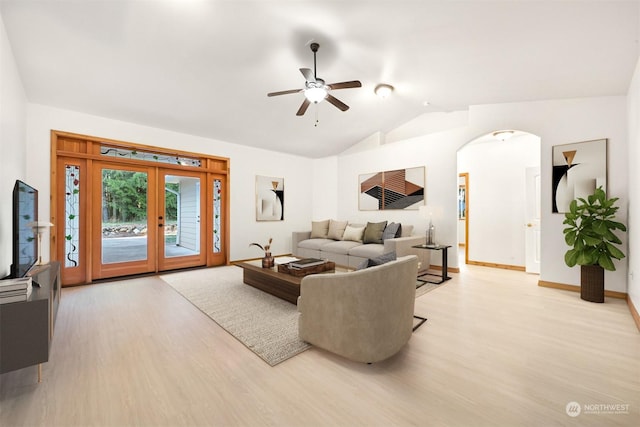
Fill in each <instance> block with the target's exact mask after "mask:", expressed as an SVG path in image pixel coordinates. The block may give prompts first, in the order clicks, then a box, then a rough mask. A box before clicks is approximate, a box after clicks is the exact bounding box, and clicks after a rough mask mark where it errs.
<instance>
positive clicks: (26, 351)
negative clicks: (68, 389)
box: [0, 261, 61, 382]
mask: <svg viewBox="0 0 640 427" xmlns="http://www.w3.org/2000/svg"><path fill="white" fill-rule="evenodd" d="M29 275H30V276H31V277H32V278H33V280H34V281H37V282H38V283H39V287H38V286H32V291H31V295H30V296H29V298H28V299H27V300H26V301H20V302H13V303H9V304H2V305H0V374H4V373H5V372H9V371H15V370H16V369H22V368H26V367H28V366H33V365H38V382H40V381H41V379H42V365H41V364H42V363H44V362H47V361H48V360H49V349H50V348H51V341H52V339H53V329H54V326H55V321H56V315H57V314H58V306H59V305H60V286H61V283H60V263H59V262H57V261H51V262H50V263H49V264H45V265H41V266H37V268H34V269H33V270H32V271H30V272H29Z"/></svg>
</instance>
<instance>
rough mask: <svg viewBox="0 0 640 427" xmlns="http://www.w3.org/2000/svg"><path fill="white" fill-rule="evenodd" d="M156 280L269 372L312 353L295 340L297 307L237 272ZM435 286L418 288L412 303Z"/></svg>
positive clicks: (211, 270) (190, 273)
mask: <svg viewBox="0 0 640 427" xmlns="http://www.w3.org/2000/svg"><path fill="white" fill-rule="evenodd" d="M289 260H290V259H282V260H278V261H280V262H288V261H289ZM160 278H161V279H162V280H163V281H164V282H166V283H167V284H168V285H169V286H171V287H172V288H174V289H175V290H176V291H177V292H178V293H180V294H181V295H182V296H183V297H185V298H186V299H187V300H189V302H191V303H192V304H193V305H195V306H196V307H197V308H198V309H200V310H201V311H202V312H203V313H204V314H206V315H207V316H209V317H210V318H211V319H212V320H213V321H214V322H216V323H217V324H218V325H220V326H221V327H222V328H223V329H225V330H226V331H227V332H229V333H230V334H231V335H233V336H234V337H235V338H236V339H237V340H238V341H240V342H241V343H242V344H244V345H245V346H246V347H247V348H248V349H249V350H251V351H253V352H254V353H255V354H257V355H258V356H259V357H260V358H262V359H263V360H264V361H265V362H267V363H268V364H269V365H271V366H275V365H277V364H278V363H281V362H283V361H285V360H287V359H289V358H291V357H293V356H295V355H296V354H299V353H301V352H303V351H305V350H306V349H308V348H310V347H311V346H310V345H309V344H307V343H305V342H304V341H301V340H300V339H299V338H298V309H297V307H296V306H295V305H293V304H291V303H288V302H287V301H283V300H281V299H280V298H277V297H274V296H272V295H269V294H267V293H264V292H262V291H260V290H258V289H255V288H252V287H251V286H247V285H245V284H244V283H242V269H241V268H240V267H236V266H225V267H214V268H205V269H200V270H191V271H182V272H177V273H170V274H164V275H161V276H160ZM421 284H422V282H420V281H418V282H417V283H416V286H418V285H421ZM439 286H442V285H434V284H431V283H424V284H422V285H421V286H420V287H417V289H416V298H418V297H420V296H422V295H424V294H426V293H427V292H430V291H432V290H434V289H436V288H438V287H439Z"/></svg>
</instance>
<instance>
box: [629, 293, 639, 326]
mask: <svg viewBox="0 0 640 427" xmlns="http://www.w3.org/2000/svg"><path fill="white" fill-rule="evenodd" d="M627 305H628V306H629V311H630V312H631V317H633V321H634V322H635V323H636V328H638V332H640V314H638V310H636V307H635V306H634V305H633V301H631V297H629V295H627Z"/></svg>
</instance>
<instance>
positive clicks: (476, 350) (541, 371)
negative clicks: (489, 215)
mask: <svg viewBox="0 0 640 427" xmlns="http://www.w3.org/2000/svg"><path fill="white" fill-rule="evenodd" d="M452 276H453V277H454V278H453V279H452V280H450V281H449V282H447V283H446V284H445V285H443V286H442V287H440V288H439V289H436V290H434V291H432V292H430V293H428V294H426V295H424V296H422V297H420V298H418V299H417V300H416V314H419V315H423V316H426V317H428V318H429V320H428V322H427V323H426V324H425V325H423V326H422V327H421V328H420V329H418V330H417V331H416V332H415V333H414V335H413V337H412V339H411V340H410V341H409V344H408V345H407V346H406V347H405V348H404V349H403V350H402V351H401V352H400V353H398V354H397V355H396V356H394V357H393V358H391V359H389V360H387V361H384V362H381V363H377V364H373V365H366V364H358V363H352V362H349V361H347V360H344V359H342V358H340V357H337V356H334V355H332V354H329V353H327V352H324V351H321V350H319V349H316V348H312V349H311V350H308V351H306V352H304V353H302V354H300V355H298V356H296V357H294V358H292V359H289V360H287V361H285V362H283V363H282V364H280V365H278V366H276V367H270V366H269V365H267V364H266V363H265V362H263V361H262V360H261V359H260V358H258V357H257V356H255V355H254V354H253V353H252V352H251V351H249V350H248V349H246V348H245V347H244V346H243V345H242V344H241V343H239V342H238V341H236V340H235V339H234V338H233V337H231V336H230V335H229V334H227V333H226V332H225V331H224V330H222V329H221V328H220V327H219V326H217V325H216V324H215V323H214V322H213V321H211V320H210V319H209V318H208V317H207V316H205V315H204V314H202V313H201V312H200V311H199V310H198V309H196V308H195V307H194V306H192V305H191V304H190V303H189V302H187V301H186V300H185V299H183V298H182V297H181V296H180V295H179V294H177V293H176V292H175V291H174V290H172V289H171V288H170V287H169V286H167V285H166V284H164V282H162V281H161V280H160V279H158V278H155V277H150V278H141V279H132V280H126V281H120V282H112V283H103V284H98V285H91V286H85V287H78V288H67V289H64V290H63V297H62V303H61V306H60V311H59V313H58V323H57V325H56V330H55V337H54V342H53V346H52V351H51V358H50V360H49V362H48V363H46V364H44V365H43V381H42V383H41V384H37V383H36V373H37V371H36V368H35V367H34V368H27V369H23V370H20V371H16V372H11V373H8V374H4V375H2V376H0V380H1V382H2V384H1V386H0V405H1V409H0V425H2V426H3V427H8V426H14V425H24V426H133V425H135V426H145V425H148V426H156V425H171V426H174V425H175V426H182V425H187V426H235V425H245V426H254V425H271V426H307V425H308V426H334V425H335V426H430V425H433V426H555V425H561V426H565V425H566V426H571V425H575V426H605V425H606V426H638V425H640V334H639V333H638V330H637V329H636V327H635V325H634V323H633V320H632V318H631V315H630V314H629V310H628V308H627V306H626V303H625V302H624V301H623V300H618V299H610V298H607V300H606V303H605V304H593V303H588V302H584V301H582V300H580V298H579V295H578V294H576V293H573V292H569V291H562V290H556V289H549V288H541V287H538V286H536V282H537V279H538V277H537V276H532V275H527V274H525V273H521V272H514V271H507V270H497V269H491V268H486V267H474V266H468V267H466V268H464V269H463V270H462V271H461V273H460V274H453V275H452ZM214 277H215V270H213V271H212V279H213V278H214ZM574 401H575V402H578V403H579V404H580V405H582V406H581V407H582V408H584V409H583V412H582V413H581V414H580V415H578V416H577V417H570V416H568V415H567V413H566V406H567V404H568V403H570V402H574ZM612 404H620V405H622V406H619V407H618V410H620V409H622V412H624V413H607V412H608V409H610V408H611V407H604V406H600V405H612ZM584 405H598V406H584ZM624 405H628V406H624ZM589 408H590V409H591V411H590V412H591V413H585V412H589V411H586V410H585V409H589ZM625 408H627V409H626V411H625Z"/></svg>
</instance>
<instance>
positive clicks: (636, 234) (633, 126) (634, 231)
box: [627, 59, 640, 311]
mask: <svg viewBox="0 0 640 427" xmlns="http://www.w3.org/2000/svg"><path fill="white" fill-rule="evenodd" d="M627 120H628V126H629V224H628V226H629V251H628V253H627V256H628V262H629V288H628V290H627V292H628V294H629V297H630V298H631V301H632V302H633V305H634V306H635V308H636V310H638V311H640V168H639V167H638V166H639V165H640V59H638V63H637V65H636V70H635V73H634V74H633V80H632V81H631V85H630V86H629V93H628V96H627Z"/></svg>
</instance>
